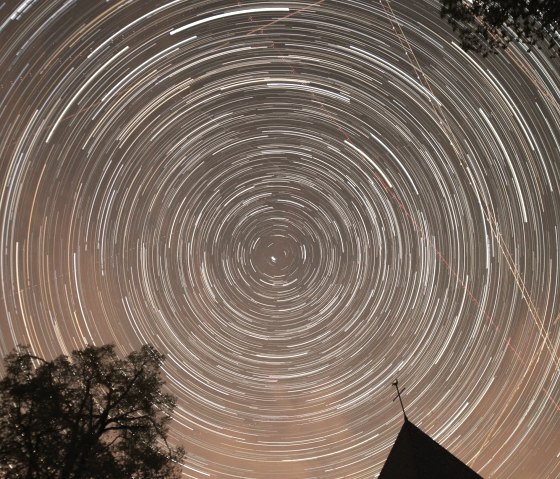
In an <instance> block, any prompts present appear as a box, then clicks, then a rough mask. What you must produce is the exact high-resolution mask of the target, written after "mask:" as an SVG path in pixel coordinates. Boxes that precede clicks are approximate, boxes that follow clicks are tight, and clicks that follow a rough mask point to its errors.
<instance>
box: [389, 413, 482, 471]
mask: <svg viewBox="0 0 560 479" xmlns="http://www.w3.org/2000/svg"><path fill="white" fill-rule="evenodd" d="M379 479H482V476H480V475H478V474H477V473H476V472H474V471H473V470H472V469H471V468H470V467H468V466H467V465H465V464H463V463H462V462H461V461H460V460H459V459H457V458H456V457H455V456H454V455H453V454H451V453H450V452H449V451H448V450H447V449H445V448H444V447H442V446H440V445H439V444H438V443H437V442H436V441H434V440H433V439H432V438H431V437H430V436H428V435H427V434H426V433H425V432H423V431H421V430H420V429H419V428H417V427H416V426H415V425H414V424H412V423H411V422H410V421H408V420H407V419H405V422H404V424H403V426H402V428H401V430H400V432H399V435H398V436H397V440H396V441H395V444H394V445H393V448H392V449H391V452H390V453H389V457H388V458H387V461H386V462H385V465H384V466H383V469H382V470H381V474H380V475H379Z"/></svg>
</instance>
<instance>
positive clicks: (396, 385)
mask: <svg viewBox="0 0 560 479" xmlns="http://www.w3.org/2000/svg"><path fill="white" fill-rule="evenodd" d="M393 386H395V387H396V388H397V395H396V396H395V397H394V398H393V402H394V401H395V400H396V399H397V398H399V402H400V403H401V408H402V412H403V415H404V420H405V421H408V418H407V417H406V412H405V410H404V404H403V402H402V397H401V393H402V392H403V391H404V390H405V389H406V387H404V388H402V391H401V390H399V380H398V379H395V381H393Z"/></svg>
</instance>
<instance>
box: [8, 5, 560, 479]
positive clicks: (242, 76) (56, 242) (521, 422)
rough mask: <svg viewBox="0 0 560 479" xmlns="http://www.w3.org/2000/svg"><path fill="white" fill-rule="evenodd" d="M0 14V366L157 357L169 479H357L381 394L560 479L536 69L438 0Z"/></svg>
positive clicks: (390, 424)
mask: <svg viewBox="0 0 560 479" xmlns="http://www.w3.org/2000/svg"><path fill="white" fill-rule="evenodd" d="M0 7H1V8H0V62H1V65H2V70H1V71H0V92H1V94H0V115H1V122H0V165H1V167H0V193H1V197H0V222H1V225H0V227H1V235H0V287H1V291H0V350H1V352H2V353H3V354H6V353H7V352H8V351H10V350H11V349H12V348H13V347H14V346H15V345H16V344H18V343H19V344H29V345H31V346H32V347H33V349H34V350H35V351H36V352H37V353H38V354H40V355H43V356H46V357H53V356H55V355H58V354H61V353H65V354H67V353H68V352H69V351H71V350H72V349H74V348H80V347H83V346H84V345H85V344H87V343H94V344H99V345H100V344H104V343H108V342H112V343H115V344H116V345H117V347H118V349H119V351H120V352H121V353H122V354H124V353H126V352H128V351H130V350H131V349H133V348H138V347H139V346H140V344H142V343H144V342H150V343H152V344H154V346H155V347H156V348H158V349H159V350H160V351H161V352H162V353H164V354H165V355H166V356H167V358H168V360H167V362H166V363H165V373H166V377H167V388H168V390H169V391H170V392H171V393H173V394H175V395H176V396H177V398H178V408H177V412H176V416H175V420H174V422H173V423H172V429H171V432H170V436H171V437H170V439H171V441H172V442H173V443H175V444H182V445H184V447H185V449H186V451H187V455H186V458H185V462H184V465H183V472H184V477H189V478H196V479H201V478H220V479H227V478H230V479H234V478H242V479H265V478H266V479H275V478H276V479H304V478H305V479H308V478H309V479H311V478H321V479H339V478H352V479H366V478H367V479H369V478H373V477H376V476H377V474H378V473H379V471H380V469H381V467H382V465H383V463H384V461H385V459H386V458H387V455H388V452H389V449H390V447H391V445H392V443H393V441H394V439H395V437H396V434H397V431H398V429H399V428H400V426H401V424H402V414H401V413H400V412H399V408H398V407H397V406H396V405H395V404H394V403H393V402H391V399H392V398H393V390H392V389H391V382H392V381H393V380H394V379H395V378H396V377H397V376H398V378H399V381H400V383H402V384H403V385H405V386H406V391H405V393H404V395H403V399H404V401H405V404H406V406H407V415H408V416H409V417H410V419H411V420H413V421H414V422H415V423H416V424H418V425H419V426H420V427H421V428H422V429H423V430H425V431H426V432H427V433H428V434H430V435H431V436H432V437H434V438H435V439H437V440H438V441H439V442H440V443H441V444H442V445H444V446H445V447H447V448H448V449H449V450H450V451H451V452H452V453H454V454H455V455H456V456H458V457H459V458H460V459H461V460H463V461H464V462H466V463H467V464H469V465H470V466H471V467H472V468H474V469H475V470H477V471H478V472H479V473H480V474H481V475H482V476H483V477H488V478H495V479H506V478H516V479H529V478H531V479H533V478H549V479H555V478H558V477H560V435H559V434H558V431H559V430H560V319H559V318H560V291H559V288H560V284H559V279H558V278H559V273H560V253H559V251H558V250H559V248H558V245H559V243H560V237H559V234H560V233H559V225H560V74H559V71H560V62H559V60H558V59H551V58H549V57H548V56H547V54H546V53H545V52H544V50H543V51H539V50H537V49H535V51H534V52H533V53H530V54H529V53H526V52H525V51H524V50H523V49H522V48H519V47H518V46H516V45H513V46H511V48H510V49H508V50H507V51H505V52H502V53H500V54H499V55H495V56H492V57H491V58H486V59H484V58H481V57H477V56H476V55H472V54H470V53H466V52H464V51H462V50H461V49H460V48H459V47H458V46H457V44H456V40H455V38H454V37H453V35H452V33H451V32H450V31H449V29H448V26H447V24H446V23H445V22H444V21H443V20H441V19H440V18H439V11H438V3H437V2H436V1H435V0H389V1H387V0H383V2H378V1H366V0H319V1H306V2H302V1H287V2H278V1H258V0H255V1H251V2H249V1H244V0H205V1H187V0H157V1H151V2H141V1H136V2H130V1H124V0H112V1H102V0H76V1H63V0H49V1H48V2H37V1H32V0H27V1H23V0H21V1H12V2H5V3H2V4H1V5H0Z"/></svg>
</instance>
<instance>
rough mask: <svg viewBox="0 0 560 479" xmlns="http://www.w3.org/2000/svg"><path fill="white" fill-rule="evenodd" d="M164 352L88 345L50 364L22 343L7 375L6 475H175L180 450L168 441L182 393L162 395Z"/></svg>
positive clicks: (1, 440) (2, 392)
mask: <svg viewBox="0 0 560 479" xmlns="http://www.w3.org/2000/svg"><path fill="white" fill-rule="evenodd" d="M163 360H164V357H163V355H162V354H160V353H159V352H158V351H156V350H155V349H154V348H153V347H152V346H143V347H142V348H141V349H140V350H138V351H134V352H132V353H130V354H129V355H128V356H127V357H126V358H125V359H119V358H118V357H117V355H116V353H115V350H114V346H112V345H105V346H101V347H95V346H88V347H86V348H85V349H83V350H78V351H74V352H72V354H71V356H70V357H66V356H59V357H57V358H56V359H54V360H52V361H45V360H43V359H41V358H37V357H36V356H34V355H33V354H31V352H30V350H29V349H28V348H20V350H19V351H18V352H13V353H10V354H9V355H8V356H6V358H5V359H4V362H5V372H6V374H5V377H4V378H3V379H2V380H0V477H2V478H5V479H15V478H18V479H19V478H21V479H43V478H45V479H46V478H49V479H97V478H99V479H101V478H103V479H112V478H119V479H122V478H134V479H144V478H146V479H147V478H149V479H164V478H165V479H168V478H175V477H178V476H179V469H178V466H177V461H179V460H181V458H182V456H183V451H182V449H181V448H174V447H171V446H170V445H169V444H168V443H167V440H166V437H167V432H168V423H169V421H170V420H171V416H170V415H171V413H172V412H173V409H174V407H175V398H174V397H173V396H171V395H169V394H165V393H162V391H161V387H162V385H163V382H164V381H163V379H162V376H161V364H162V362H163Z"/></svg>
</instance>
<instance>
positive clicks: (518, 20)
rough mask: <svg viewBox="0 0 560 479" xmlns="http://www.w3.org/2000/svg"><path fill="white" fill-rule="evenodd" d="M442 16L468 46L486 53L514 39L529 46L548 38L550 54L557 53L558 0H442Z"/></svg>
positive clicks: (559, 4)
mask: <svg viewBox="0 0 560 479" xmlns="http://www.w3.org/2000/svg"><path fill="white" fill-rule="evenodd" d="M441 16H442V17H445V18H447V20H448V22H449V23H450V24H451V26H452V27H453V30H455V31H456V32H457V34H458V36H459V39H460V40H461V46H462V47H463V48H464V49H465V50H474V51H476V52H478V53H481V54H482V55H484V56H485V55H487V54H488V53H490V52H496V51H497V49H498V48H506V47H507V45H508V43H509V42H510V41H512V40H514V41H519V42H522V43H524V44H525V45H526V46H528V49H529V50H530V49H531V47H532V46H533V45H535V44H537V45H538V46H539V47H541V45H542V44H543V43H545V42H548V47H549V48H550V49H552V51H551V54H552V55H551V56H556V55H557V54H558V47H559V40H560V37H559V29H560V1H558V0H472V2H471V1H466V0H441Z"/></svg>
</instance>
